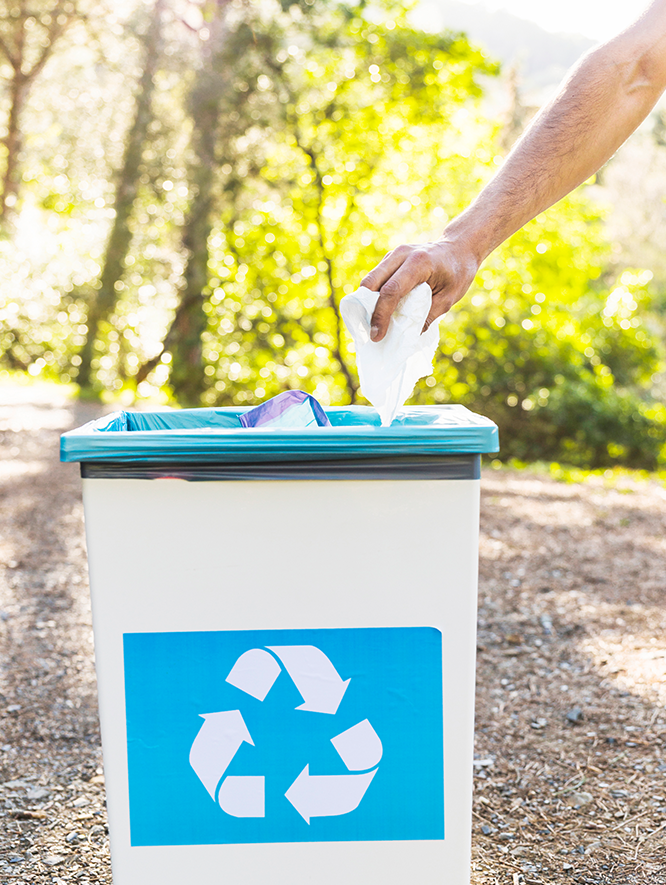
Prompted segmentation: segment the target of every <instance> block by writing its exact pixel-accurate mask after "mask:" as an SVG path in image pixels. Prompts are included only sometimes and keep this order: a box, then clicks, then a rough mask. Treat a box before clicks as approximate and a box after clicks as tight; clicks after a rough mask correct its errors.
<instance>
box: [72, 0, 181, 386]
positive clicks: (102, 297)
mask: <svg viewBox="0 0 666 885" xmlns="http://www.w3.org/2000/svg"><path fill="white" fill-rule="evenodd" d="M165 6H166V0H156V3H155V6H154V8H153V11H152V17H151V21H150V24H149V26H148V28H147V30H146V33H145V35H144V38H143V41H142V42H143V44H144V53H145V55H144V66H143V71H142V73H141V77H140V79H139V83H138V86H137V95H136V106H135V113H134V121H133V123H132V126H131V127H130V130H129V132H128V134H127V143H126V145H125V154H124V156H123V162H122V166H121V168H120V170H119V172H118V177H117V183H116V192H115V199H114V206H113V208H114V213H115V214H114V219H113V225H112V227H111V232H110V234H109V238H108V240H107V244H106V250H105V254H104V260H103V264H102V272H101V274H100V278H99V288H98V289H97V291H96V292H95V294H94V295H93V297H92V299H91V301H90V305H89V308H88V319H87V326H88V331H87V333H86V340H85V343H84V345H83V348H82V349H81V352H80V357H81V364H80V366H79V372H78V376H77V382H78V384H79V387H80V388H81V389H82V390H88V389H90V388H91V387H92V385H93V372H92V361H93V357H94V354H95V342H96V340H97V336H98V334H99V327H100V323H101V322H103V321H104V320H105V319H107V318H108V316H109V315H110V314H111V313H112V312H113V309H114V308H115V306H116V302H117V300H118V292H117V289H116V284H117V283H118V282H119V281H120V280H121V279H122V276H123V274H124V272H125V259H126V258H127V254H128V252H129V248H130V244H131V242H132V232H131V230H130V226H129V223H130V218H131V216H132V210H133V208H134V202H135V200H136V196H137V193H138V190H139V182H140V178H141V161H142V155H143V147H144V144H145V143H146V140H147V137H148V127H149V125H150V123H151V121H152V119H153V109H152V103H153V94H154V92H155V82H154V78H155V74H156V72H157V68H158V65H159V62H160V55H161V36H162V12H163V10H164V7H165Z"/></svg>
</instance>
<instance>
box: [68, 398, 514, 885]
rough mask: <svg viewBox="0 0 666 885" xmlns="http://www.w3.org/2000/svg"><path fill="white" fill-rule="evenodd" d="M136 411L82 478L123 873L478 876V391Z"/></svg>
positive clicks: (116, 859)
mask: <svg viewBox="0 0 666 885" xmlns="http://www.w3.org/2000/svg"><path fill="white" fill-rule="evenodd" d="M247 411H248V410H246V409H241V408H229V409H193V410H182V411H180V410H174V411H160V412H121V413H117V414H116V415H111V416H108V417H106V418H103V419H100V420H99V421H96V422H92V423H91V424H88V425H85V426H84V427H82V428H79V429H78V430H75V431H71V432H70V433H67V434H65V435H64V436H63V438H62V459H63V460H67V461H80V462H81V470H82V475H83V496H84V504H85V519H86V535H87V543H88V556H89V568H90V579H91V595H92V606H93V628H94V632H95V654H96V664H97V673H98V683H99V699H100V719H101V726H102V741H103V750H104V765H105V775H106V788H107V804H108V811H109V828H110V840H111V855H112V865H113V877H114V885H150V883H155V885H158V883H159V885H176V883H181V882H182V881H188V880H192V881H197V882H198V883H203V885H208V883H210V885H212V883H216V885H217V883H219V882H220V881H221V880H223V881H225V882H229V883H234V885H246V883H247V885H250V883H252V885H255V883H256V885H259V883H262V885H263V883H275V885H312V883H316V885H329V883H330V885H333V883H336V885H339V882H340V881H341V880H344V881H345V882H347V883H351V885H361V883H364V885H365V883H367V881H368V880H369V878H372V879H375V878H377V879H380V880H381V881H382V882H385V883H388V885H404V883H405V882H407V881H418V882H419V883H420V885H435V883H438V885H441V883H442V882H444V881H445V882H446V883H447V885H468V883H469V848H470V824H471V783H472V781H471V778H472V758H473V753H472V749H473V745H472V738H473V710H474V657H475V647H476V646H475V619H476V587H477V545H478V506H479V476H480V469H479V461H480V454H481V453H483V452H492V451H496V450H497V429H496V427H495V425H494V424H493V423H492V422H491V421H488V420H487V419H485V418H482V417H480V416H478V415H474V414H472V413H471V412H469V411H467V410H466V409H464V408H462V407H459V406H436V407H423V408H406V409H404V410H402V411H401V412H400V413H399V414H398V416H397V418H396V420H395V421H394V423H393V424H392V425H391V426H390V427H381V426H380V420H379V417H378V415H377V413H376V412H375V411H374V410H373V409H369V408H363V407H356V408H354V407H352V408H338V409H326V416H327V418H328V420H329V421H330V426H318V425H316V426H315V425H312V426H309V427H305V428H303V427H275V426H261V425H259V426H254V427H243V426H242V424H241V417H242V416H243V415H244V414H245V413H246V412H247Z"/></svg>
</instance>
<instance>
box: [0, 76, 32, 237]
mask: <svg viewBox="0 0 666 885" xmlns="http://www.w3.org/2000/svg"><path fill="white" fill-rule="evenodd" d="M29 90H30V80H28V78H27V77H26V76H25V75H24V74H22V73H21V71H20V70H15V71H14V74H13V77H12V79H11V81H10V84H9V115H8V118H7V135H6V136H5V137H4V139H3V144H4V146H5V149H6V151H7V156H6V159H5V171H4V175H3V176H2V200H1V201H0V226H2V227H6V225H7V222H8V220H9V219H10V218H11V216H12V214H13V212H14V207H15V206H16V202H17V200H18V192H19V185H20V181H21V173H20V169H19V162H18V158H19V153H20V152H21V147H22V144H23V138H22V132H21V125H20V124H21V115H22V113H23V109H24V107H25V104H26V101H27V99H28V92H29Z"/></svg>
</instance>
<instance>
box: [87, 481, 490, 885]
mask: <svg viewBox="0 0 666 885" xmlns="http://www.w3.org/2000/svg"><path fill="white" fill-rule="evenodd" d="M83 486H84V503H85V514H86V532H87V538H88V555H89V562H90V576H91V592H92V604H93V623H94V630H95V653H96V659H97V672H98V684H99V698H100V718H101V725H102V740H103V748H104V766H105V775H106V789H107V802H108V810H109V826H110V834H111V853H112V864H113V882H114V885H182V883H183V882H196V883H197V885H219V883H221V882H224V885H368V883H370V882H381V883H382V885H406V883H409V882H414V883H418V885H469V878H470V869H469V864H470V833H471V798H472V758H473V717H474V665H475V648H476V641H475V637H476V593H477V557H478V552H477V547H478V499H479V483H478V481H474V480H446V481H396V482H385V481H366V482H362V481H361V482H359V481H340V482H330V481H323V482H316V481H303V482H298V481H285V482H263V481H257V482H190V483H188V482H185V481H180V480H120V479H118V480H115V479H86V480H84V481H83ZM293 542H297V543H298V549H299V566H300V568H299V572H298V575H296V574H295V573H294V571H293V570H285V571H284V572H282V571H280V570H276V568H275V566H274V563H275V562H276V561H279V559H280V555H279V554H280V551H282V550H283V549H284V546H285V545H286V544H290V543H293ZM322 561H323V562H325V563H326V568H325V569H324V570H322V569H321V563H322ZM248 563H251V564H252V568H251V569H249V568H247V566H248ZM315 572H317V573H318V578H317V582H316V586H313V584H312V582H311V581H310V580H309V579H308V576H309V575H311V574H314V573H315ZM404 626H408V627H409V626H414V627H421V626H434V627H437V628H438V629H440V630H441V631H442V634H443V675H444V731H445V746H444V765H445V767H444V778H445V828H446V838H445V839H444V840H443V841H419V842H409V841H404V842H337V843H331V842H329V843H278V844H243V845H205V846H170V847H132V846H131V845H130V832H129V797H128V787H127V750H126V730H125V703H124V687H123V651H122V634H123V633H125V632H142V631H189V630H216V629H219V630H261V629H292V628H304V629H310V628H312V629H314V628H322V627H404ZM284 648H286V647H282V649H281V650H282V651H284ZM277 650H278V649H277V648H276V652H277ZM284 659H285V660H286V654H285V658H284ZM202 724H203V723H202ZM238 737H239V740H240V739H241V737H242V735H240V733H239V736H238ZM352 743H353V742H352ZM369 776H370V777H371V776H372V773H369ZM350 777H351V775H350ZM354 777H357V778H358V777H359V775H355V776H354ZM364 777H365V776H364ZM306 778H307V773H304V783H303V785H302V786H303V790H302V791H301V792H299V795H298V796H295V797H294V798H295V799H296V801H297V802H300V803H301V804H302V803H303V802H305V804H306V805H307V801H308V800H307V796H308V793H307V787H308V783H307V779H306ZM366 779H367V778H366ZM350 783H351V782H350ZM233 786H234V795H233V797H231V798H230V801H233V802H234V803H237V804H235V805H234V807H235V808H237V809H239V810H240V811H241V813H253V814H257V813H259V812H260V811H261V797H260V792H261V791H260V784H259V783H254V784H246V785H244V784H234V785H233ZM361 786H362V785H361ZM225 801H226V800H225ZM345 801H352V799H351V798H349V797H345ZM305 813H307V808H306V809H305Z"/></svg>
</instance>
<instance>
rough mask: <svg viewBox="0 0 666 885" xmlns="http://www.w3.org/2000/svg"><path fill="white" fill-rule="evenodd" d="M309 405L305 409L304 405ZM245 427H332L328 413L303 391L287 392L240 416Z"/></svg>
mask: <svg viewBox="0 0 666 885" xmlns="http://www.w3.org/2000/svg"><path fill="white" fill-rule="evenodd" d="M304 404H307V406H308V407H309V408H308V407H306V408H305V409H304V408H303V405H304ZM239 420H240V423H241V424H242V425H243V427H262V426H264V425H270V424H275V425H277V426H282V427H309V426H312V425H318V426H319V427H330V426H331V422H330V421H329V420H328V417H327V415H326V412H325V411H324V410H323V408H322V407H321V406H320V405H319V403H318V402H317V400H316V399H315V398H314V397H313V396H310V394H309V393H304V392H303V391H302V390H287V391H285V392H284V393H279V394H278V395H277V396H274V397H273V398H272V399H269V400H267V401H266V402H265V403H262V404H261V405H260V406H257V407H256V408H254V409H250V410H249V411H248V412H245V413H244V414H243V415H241V416H240V419H239Z"/></svg>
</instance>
